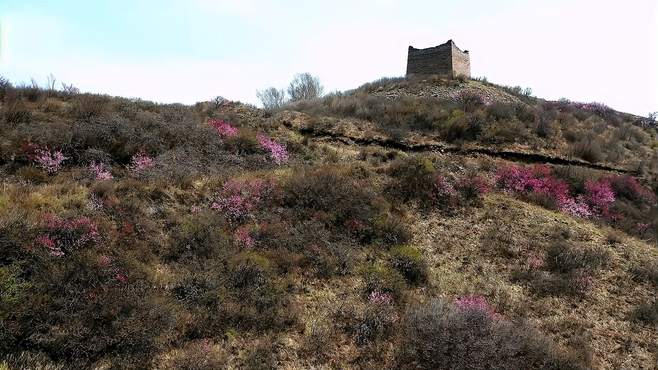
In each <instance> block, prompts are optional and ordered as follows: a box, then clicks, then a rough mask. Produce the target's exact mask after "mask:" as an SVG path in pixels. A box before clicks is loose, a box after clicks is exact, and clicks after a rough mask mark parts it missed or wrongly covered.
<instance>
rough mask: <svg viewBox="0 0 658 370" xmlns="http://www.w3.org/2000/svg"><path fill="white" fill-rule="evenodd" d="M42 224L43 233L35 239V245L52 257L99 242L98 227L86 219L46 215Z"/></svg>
mask: <svg viewBox="0 0 658 370" xmlns="http://www.w3.org/2000/svg"><path fill="white" fill-rule="evenodd" d="M43 223H44V228H45V232H44V234H42V235H41V236H39V237H38V238H37V244H39V245H41V246H43V247H45V248H46V249H48V251H49V252H50V254H51V255H53V256H57V257H61V256H63V255H65V254H69V253H71V252H73V251H74V250H76V249H79V248H82V247H86V246H89V245H92V244H95V243H97V242H98V240H99V233H98V227H97V226H96V224H95V223H94V222H93V221H92V220H90V219H89V218H87V217H78V218H73V219H64V218H61V217H59V216H57V215H54V214H46V215H44V216H43Z"/></svg>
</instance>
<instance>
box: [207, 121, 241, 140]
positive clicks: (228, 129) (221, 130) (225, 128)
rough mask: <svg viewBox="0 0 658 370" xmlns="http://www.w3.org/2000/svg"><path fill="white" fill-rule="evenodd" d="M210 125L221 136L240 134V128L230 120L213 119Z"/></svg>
mask: <svg viewBox="0 0 658 370" xmlns="http://www.w3.org/2000/svg"><path fill="white" fill-rule="evenodd" d="M209 124H210V126H212V127H214V128H215V130H217V133H218V134H219V136H221V137H233V136H236V135H237V134H238V129H237V128H235V127H233V126H232V125H231V124H230V123H229V122H227V121H224V120H221V119H213V120H210V122H209Z"/></svg>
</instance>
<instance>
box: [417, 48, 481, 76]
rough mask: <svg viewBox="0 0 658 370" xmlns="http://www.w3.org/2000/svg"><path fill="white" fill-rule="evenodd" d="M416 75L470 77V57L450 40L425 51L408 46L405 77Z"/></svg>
mask: <svg viewBox="0 0 658 370" xmlns="http://www.w3.org/2000/svg"><path fill="white" fill-rule="evenodd" d="M417 75H444V76H450V77H457V76H465V77H471V57H470V56H469V54H468V50H464V51H461V49H459V48H458V47H457V45H455V43H454V42H453V41H452V40H448V42H446V43H445V44H441V45H439V46H435V47H433V48H427V49H416V48H414V47H413V46H409V54H408V56H407V77H410V76H417Z"/></svg>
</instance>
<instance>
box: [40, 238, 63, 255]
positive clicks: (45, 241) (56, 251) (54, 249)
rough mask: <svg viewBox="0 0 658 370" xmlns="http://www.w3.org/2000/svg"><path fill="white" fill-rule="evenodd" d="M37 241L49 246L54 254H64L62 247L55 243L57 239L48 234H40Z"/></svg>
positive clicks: (46, 246)
mask: <svg viewBox="0 0 658 370" xmlns="http://www.w3.org/2000/svg"><path fill="white" fill-rule="evenodd" d="M37 243H38V244H41V246H43V247H45V248H47V249H48V251H49V252H50V254H51V255H52V256H55V257H61V256H63V255H64V252H62V249H61V248H59V247H58V246H57V245H56V244H55V241H54V240H52V239H51V238H50V237H49V236H48V235H41V236H39V237H38V238H37Z"/></svg>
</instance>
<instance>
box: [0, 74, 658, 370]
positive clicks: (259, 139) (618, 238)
mask: <svg viewBox="0 0 658 370" xmlns="http://www.w3.org/2000/svg"><path fill="white" fill-rule="evenodd" d="M0 102H1V105H0V108H1V116H0V119H1V121H0V174H1V175H2V184H1V185H0V186H2V192H1V193H0V256H2V257H1V258H0V287H1V291H2V295H1V296H0V319H1V321H0V369H4V368H7V369H34V368H45V369H68V368H94V369H115V368H117V369H119V368H121V369H123V368H154V369H217V368H247V369H268V368H284V369H299V368H327V369H333V368H336V369H346V368H354V369H360V368H364V369H370V368H371V369H380V368H403V369H418V368H425V369H437V368H438V369H486V368H507V369H514V368H527V369H590V368H593V369H635V368H645V369H651V368H657V367H658V348H657V347H656V343H658V331H657V330H656V325H658V301H656V289H657V288H658V249H657V248H656V246H657V245H658V241H657V238H658V205H657V201H656V196H657V193H658V181H657V180H656V176H658V131H657V130H656V129H655V128H653V127H650V124H649V123H647V122H646V121H643V120H642V119H640V118H639V117H635V116H632V115H629V114H625V113H620V112H616V111H614V110H612V109H610V108H607V107H605V106H604V105H602V104H581V103H575V102H567V101H560V102H551V101H545V100H542V99H538V98H534V97H531V96H529V95H524V94H521V93H519V91H518V90H514V89H509V88H504V87H500V86H496V85H493V84H490V83H487V82H483V81H475V80H467V81H457V80H451V81H447V80H441V79H427V80H413V81H409V80H403V79H383V80H380V81H376V82H373V83H370V84H366V85H364V86H362V87H359V88H357V89H355V90H352V91H348V92H344V93H336V94H330V95H328V96H325V97H323V98H321V99H315V100H309V101H300V102H297V103H292V104H288V105H286V106H285V107H283V108H282V109H279V110H276V111H265V110H261V109H258V108H255V107H253V106H249V105H245V104H242V103H239V102H230V101H216V102H202V103H197V104H196V105H194V106H184V105H178V104H156V103H151V102H146V101H140V100H130V99H124V98H114V97H108V96H99V95H90V94H66V93H63V92H58V91H45V90H41V89H38V88H28V87H20V88H16V87H13V86H11V85H10V84H5V85H4V86H2V88H1V89H0Z"/></svg>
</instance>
